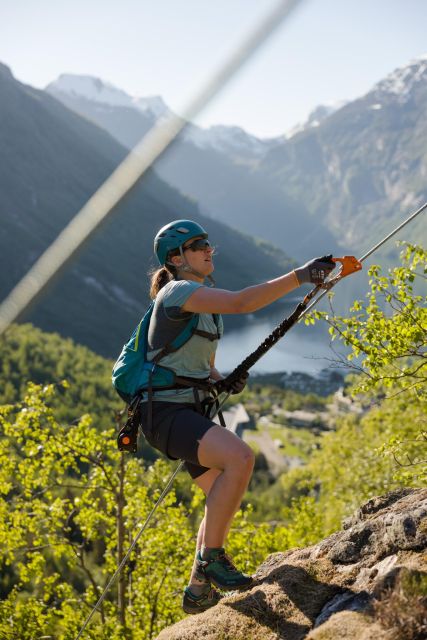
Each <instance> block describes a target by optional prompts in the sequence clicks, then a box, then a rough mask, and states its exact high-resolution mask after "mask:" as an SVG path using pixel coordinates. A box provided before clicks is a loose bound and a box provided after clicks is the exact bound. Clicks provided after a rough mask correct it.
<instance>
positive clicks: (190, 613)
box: [182, 602, 218, 616]
mask: <svg viewBox="0 0 427 640" xmlns="http://www.w3.org/2000/svg"><path fill="white" fill-rule="evenodd" d="M217 604H218V602H215V604H213V605H212V606H211V607H206V609H199V608H197V609H191V608H190V607H182V609H183V611H184V613H188V614H189V615H190V616H191V615H193V616H194V615H197V614H198V613H204V612H205V611H209V609H212V608H213V607H216V605H217Z"/></svg>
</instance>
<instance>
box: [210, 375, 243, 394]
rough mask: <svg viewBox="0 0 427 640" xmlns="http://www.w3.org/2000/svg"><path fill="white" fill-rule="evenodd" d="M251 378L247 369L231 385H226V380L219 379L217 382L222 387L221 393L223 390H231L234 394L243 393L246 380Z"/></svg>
mask: <svg viewBox="0 0 427 640" xmlns="http://www.w3.org/2000/svg"><path fill="white" fill-rule="evenodd" d="M248 378H249V373H248V372H247V371H245V373H242V375H241V376H240V378H237V380H235V381H234V382H233V383H232V384H231V385H230V386H227V387H224V380H218V382H217V383H216V384H217V385H218V388H219V389H220V393H222V392H223V391H229V392H230V393H231V394H232V395H233V396H234V395H236V394H237V393H241V392H242V391H243V389H244V388H245V387H246V381H247V379H248Z"/></svg>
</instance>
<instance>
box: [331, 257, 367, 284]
mask: <svg viewBox="0 0 427 640" xmlns="http://www.w3.org/2000/svg"><path fill="white" fill-rule="evenodd" d="M332 260H333V261H334V262H340V263H341V269H340V270H339V272H338V273H337V275H336V276H335V277H336V278H339V279H341V278H345V277H346V276H349V275H350V274H352V273H355V272H356V271H360V270H361V268H362V263H361V262H360V261H359V260H358V259H357V258H355V257H354V256H343V257H342V258H332ZM334 279H335V278H334Z"/></svg>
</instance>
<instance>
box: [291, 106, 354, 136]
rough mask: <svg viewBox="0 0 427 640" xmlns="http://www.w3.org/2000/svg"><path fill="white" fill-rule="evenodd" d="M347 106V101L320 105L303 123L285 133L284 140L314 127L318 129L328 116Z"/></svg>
mask: <svg viewBox="0 0 427 640" xmlns="http://www.w3.org/2000/svg"><path fill="white" fill-rule="evenodd" d="M346 104H347V100H337V101H336V102H330V103H328V104H320V105H318V106H317V107H316V108H315V109H313V111H311V112H310V113H309V116H308V118H307V120H305V122H302V123H298V124H296V125H295V126H293V127H291V129H288V131H287V132H286V133H285V135H284V138H285V139H286V140H289V138H292V137H293V136H295V135H296V134H297V133H301V131H306V130H307V129H312V128H314V127H318V126H319V124H320V123H321V122H323V120H326V118H328V117H329V116H330V115H332V114H333V113H335V111H338V109H341V107H343V106H344V105H346Z"/></svg>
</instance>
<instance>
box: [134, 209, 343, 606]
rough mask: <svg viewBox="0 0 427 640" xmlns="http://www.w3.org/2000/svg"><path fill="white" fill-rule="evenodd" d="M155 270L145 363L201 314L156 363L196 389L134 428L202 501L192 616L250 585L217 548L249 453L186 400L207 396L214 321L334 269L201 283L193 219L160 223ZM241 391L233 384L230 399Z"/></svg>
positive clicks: (217, 325)
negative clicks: (179, 463)
mask: <svg viewBox="0 0 427 640" xmlns="http://www.w3.org/2000/svg"><path fill="white" fill-rule="evenodd" d="M154 251H155V253H156V255H157V258H158V260H159V263H160V265H161V268H160V269H158V270H157V271H156V272H155V273H154V274H153V275H152V281H151V297H152V298H153V299H155V306H154V310H153V315H152V317H151V320H150V327H149V331H148V347H149V352H148V359H149V360H152V359H153V358H155V356H156V354H158V353H159V352H160V351H161V349H162V347H164V345H165V344H167V343H169V342H171V340H173V339H174V337H176V336H177V335H178V334H179V333H180V332H181V331H182V328H183V326H185V324H186V322H188V319H189V318H190V317H191V315H192V314H194V313H197V314H199V322H198V326H197V329H198V332H196V335H193V336H192V337H191V339H190V340H189V341H188V342H187V343H186V344H185V345H184V346H183V347H181V348H180V349H179V350H178V351H176V352H172V353H169V354H168V355H166V356H165V357H163V358H162V360H161V365H162V366H165V367H168V368H170V369H172V370H173V371H174V372H175V373H176V374H177V375H178V376H180V377H181V378H182V377H184V378H189V379H190V380H196V381H200V382H201V384H200V385H199V384H197V382H195V383H194V384H195V385H196V387H199V390H198V391H196V392H195V391H194V388H191V387H190V388H188V387H187V388H186V387H183V388H176V389H169V390H158V391H154V396H153V403H152V409H151V410H150V413H152V416H151V417H150V420H147V415H148V411H149V408H148V406H147V403H145V404H144V405H143V408H142V422H143V424H145V425H147V424H148V423H149V422H150V423H151V424H150V429H149V430H148V429H147V428H146V427H144V426H143V430H144V432H145V434H146V436H147V439H148V440H149V441H150V442H151V443H152V444H153V446H155V447H157V448H158V449H159V450H161V451H163V453H165V454H166V455H168V456H169V457H170V458H175V459H182V460H185V462H186V468H187V470H188V471H189V473H190V475H191V477H192V478H193V480H194V482H195V483H196V484H197V485H198V486H199V487H200V488H201V489H202V490H203V492H204V493H205V495H206V508H205V516H204V518H203V520H202V522H201V524H200V528H199V532H198V536H197V545H196V556H195V560H194V564H193V569H192V573H191V576H190V581H189V584H188V586H187V587H186V589H185V591H184V598H183V608H184V611H186V612H187V613H199V612H201V611H204V610H206V609H208V608H209V607H211V606H213V605H215V604H216V603H217V602H218V600H219V599H220V594H219V592H218V591H217V590H216V589H215V588H213V587H212V585H214V587H217V588H218V589H221V590H224V591H227V590H236V589H244V588H247V587H248V586H250V584H251V582H252V578H251V577H250V576H247V575H245V574H244V573H242V572H241V571H239V570H238V569H237V568H236V567H235V566H234V565H233V564H232V562H231V560H230V559H229V558H228V557H227V556H226V555H225V551H224V542H225V539H226V536H227V533H228V531H229V528H230V525H231V522H232V519H233V516H234V514H235V513H236V511H237V510H238V509H239V507H240V503H241V500H242V497H243V494H244V492H245V491H246V488H247V486H248V483H249V480H250V477H251V474H252V470H253V465H254V454H253V452H252V450H251V449H250V447H249V446H248V445H247V444H245V443H244V442H243V441H242V440H241V439H240V438H239V437H237V436H236V435H235V434H234V433H231V432H230V431H227V430H226V429H224V428H223V427H221V426H219V425H217V424H216V423H214V422H212V420H210V419H209V418H207V417H205V416H203V415H202V414H201V413H200V412H198V411H197V406H198V405H197V404H196V403H195V396H194V393H196V394H198V395H199V397H201V399H203V398H204V397H206V396H207V395H208V394H207V392H204V391H203V390H201V389H200V387H201V388H203V382H204V381H206V380H207V379H209V380H210V381H211V382H216V381H218V380H221V378H222V376H221V374H220V373H219V372H218V371H217V369H216V368H215V351H216V347H217V343H218V338H220V337H221V335H222V332H223V324H222V320H221V316H220V314H223V313H251V312H253V311H256V310H257V309H261V308H262V307H265V306H266V305H268V304H270V303H272V302H274V301H275V300H277V299H279V298H280V297H282V296H283V295H285V294H287V293H289V292H290V291H293V290H294V289H296V288H297V287H298V286H299V285H301V284H303V283H307V282H313V283H316V284H319V283H321V282H323V280H324V278H325V277H326V276H327V275H328V274H329V273H330V272H331V271H332V269H333V268H334V263H333V262H332V261H331V260H330V259H329V258H318V259H315V260H312V261H310V262H308V263H307V264H306V265H304V266H303V267H300V268H299V269H295V270H294V271H291V272H290V273H287V274H285V275H283V276H280V277H279V278H276V279H275V280H271V281H269V282H264V283H262V284H258V285H254V286H251V287H247V288H245V289H242V290H240V291H227V290H223V289H212V288H210V287H206V286H204V281H205V279H206V278H209V279H211V278H210V277H211V274H212V272H213V270H214V265H213V254H214V249H213V247H212V246H211V245H210V243H209V240H208V234H207V233H206V231H205V230H204V229H203V228H202V227H201V226H200V225H199V224H197V223H195V222H192V221H191V220H175V221H173V222H171V223H169V224H167V225H166V226H164V227H163V228H162V229H160V231H159V232H158V233H157V235H156V237H155V240H154ZM244 386H245V379H242V380H240V381H238V382H237V383H235V385H234V387H233V390H232V391H233V392H234V393H239V392H240V391H242V390H243V388H244Z"/></svg>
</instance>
